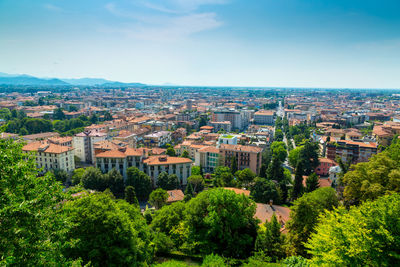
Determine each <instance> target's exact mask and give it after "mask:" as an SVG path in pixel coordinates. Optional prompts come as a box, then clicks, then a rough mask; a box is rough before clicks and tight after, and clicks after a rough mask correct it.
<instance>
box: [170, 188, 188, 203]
mask: <svg viewBox="0 0 400 267" xmlns="http://www.w3.org/2000/svg"><path fill="white" fill-rule="evenodd" d="M167 193H168V199H167V203H168V204H170V203H174V202H177V201H182V200H183V199H184V198H185V194H183V192H182V190H180V189H175V190H168V191H167Z"/></svg>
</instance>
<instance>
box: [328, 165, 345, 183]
mask: <svg viewBox="0 0 400 267" xmlns="http://www.w3.org/2000/svg"><path fill="white" fill-rule="evenodd" d="M341 172H342V169H341V168H340V167H339V166H333V167H330V168H329V179H330V180H331V181H332V182H334V181H336V180H337V179H338V177H339V173H341Z"/></svg>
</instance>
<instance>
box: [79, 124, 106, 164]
mask: <svg viewBox="0 0 400 267" xmlns="http://www.w3.org/2000/svg"><path fill="white" fill-rule="evenodd" d="M106 137H107V134H106V133H103V132H100V131H98V130H88V131H84V132H82V133H79V134H76V135H75V136H74V137H73V147H74V149H75V155H76V156H77V157H78V158H79V159H80V160H81V161H82V162H86V163H92V164H94V163H95V153H94V144H95V143H97V142H100V141H104V140H106Z"/></svg>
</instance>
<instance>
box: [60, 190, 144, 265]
mask: <svg viewBox="0 0 400 267" xmlns="http://www.w3.org/2000/svg"><path fill="white" fill-rule="evenodd" d="M125 203H126V202H125ZM64 211H65V213H66V214H67V215H68V217H69V219H70V220H71V222H72V227H71V229H69V230H68V232H67V234H66V237H67V238H68V240H70V242H68V243H67V245H66V247H65V250H64V254H65V255H66V256H67V257H69V258H72V259H78V258H81V259H82V260H83V263H84V264H87V263H89V262H90V263H91V265H93V266H104V265H106V266H108V265H112V266H130V265H137V264H138V263H140V262H142V263H143V262H145V261H146V260H149V259H147V256H146V251H144V250H143V249H145V248H146V245H145V244H143V242H144V241H143V240H141V239H140V237H139V236H140V233H139V227H138V226H139V225H141V226H142V227H145V226H144V219H143V218H142V217H141V216H140V214H139V210H138V209H137V208H134V209H130V208H129V207H126V206H125V205H124V204H123V202H116V201H115V200H114V199H113V198H112V196H110V195H109V194H106V193H96V194H89V195H87V196H84V197H81V198H78V199H76V200H74V201H69V202H67V203H66V204H65V207H64ZM136 220H141V221H142V222H137V221H136ZM142 236H145V233H142Z"/></svg>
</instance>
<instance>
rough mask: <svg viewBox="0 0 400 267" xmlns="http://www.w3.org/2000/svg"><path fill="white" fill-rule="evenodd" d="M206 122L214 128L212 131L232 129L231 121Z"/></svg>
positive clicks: (228, 130)
mask: <svg viewBox="0 0 400 267" xmlns="http://www.w3.org/2000/svg"><path fill="white" fill-rule="evenodd" d="M208 124H209V125H210V126H212V127H213V128H214V132H219V131H220V130H223V131H225V132H227V133H229V132H230V131H232V123H231V122H230V121H210V122H209V123H208Z"/></svg>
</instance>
